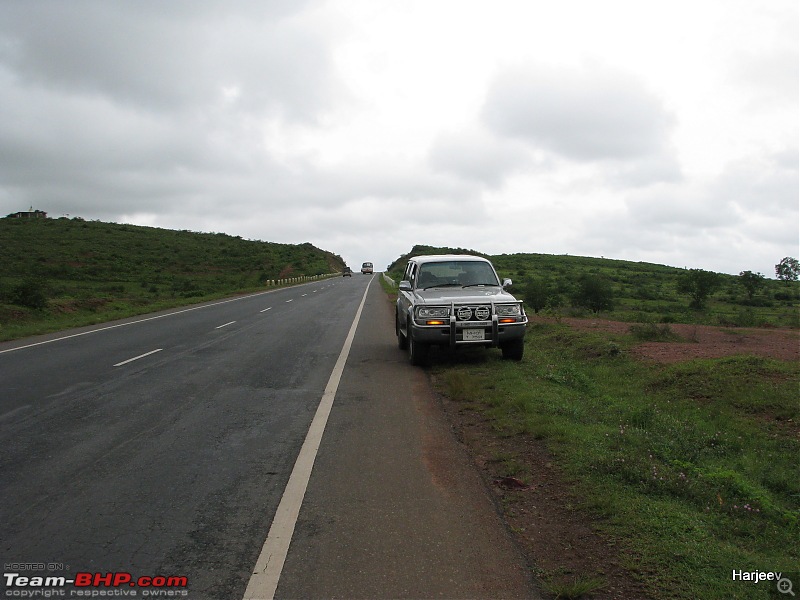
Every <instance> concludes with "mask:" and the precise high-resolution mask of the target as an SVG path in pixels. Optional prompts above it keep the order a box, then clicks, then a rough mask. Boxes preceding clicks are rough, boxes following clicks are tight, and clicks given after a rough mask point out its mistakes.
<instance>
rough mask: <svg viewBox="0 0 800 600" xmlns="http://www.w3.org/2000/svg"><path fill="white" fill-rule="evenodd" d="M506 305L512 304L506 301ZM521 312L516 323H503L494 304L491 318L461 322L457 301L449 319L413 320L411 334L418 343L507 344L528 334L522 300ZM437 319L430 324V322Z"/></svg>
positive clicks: (438, 344)
mask: <svg viewBox="0 0 800 600" xmlns="http://www.w3.org/2000/svg"><path fill="white" fill-rule="evenodd" d="M503 304H508V302H504V303H503ZM519 304H520V313H521V315H519V316H518V317H516V318H515V321H514V322H501V320H503V321H505V320H506V319H502V318H500V317H498V315H497V314H495V312H496V311H495V310H494V307H493V306H492V310H491V313H492V314H491V318H490V319H486V320H480V321H479V320H469V321H459V320H458V319H457V318H456V310H457V308H458V305H457V304H453V305H452V306H451V310H450V316H449V317H448V318H446V319H428V320H425V319H414V320H412V322H411V337H412V339H414V340H415V341H417V342H420V343H423V344H430V345H437V346H450V347H455V346H462V345H463V346H470V345H478V346H494V347H496V346H501V345H502V344H503V343H505V342H508V341H512V340H515V339H520V338H523V337H524V336H525V328H526V326H527V325H528V317H527V316H526V315H525V310H524V309H523V308H522V303H521V302H520V303H519ZM431 320H433V321H436V322H437V324H435V325H429V324H426V321H431Z"/></svg>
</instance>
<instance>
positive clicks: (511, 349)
mask: <svg viewBox="0 0 800 600" xmlns="http://www.w3.org/2000/svg"><path fill="white" fill-rule="evenodd" d="M500 350H501V351H502V352H503V358H505V359H507V360H522V354H523V353H524V352H525V340H524V339H523V338H519V339H518V340H511V341H510V342H506V343H505V344H503V345H502V346H500Z"/></svg>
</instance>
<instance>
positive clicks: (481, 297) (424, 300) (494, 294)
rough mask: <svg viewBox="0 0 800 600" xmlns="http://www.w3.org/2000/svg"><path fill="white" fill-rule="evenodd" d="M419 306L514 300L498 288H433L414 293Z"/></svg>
mask: <svg viewBox="0 0 800 600" xmlns="http://www.w3.org/2000/svg"><path fill="white" fill-rule="evenodd" d="M414 295H415V296H416V297H417V301H418V302H419V303H420V304H450V303H451V302H457V303H468V304H472V303H475V304H480V303H486V302H492V301H494V302H514V301H516V298H514V296H512V295H511V294H509V293H508V292H507V291H505V290H504V289H503V288H501V287H499V286H486V287H468V288H457V287H440V288H439V287H433V288H428V289H427V290H417V291H416V292H414Z"/></svg>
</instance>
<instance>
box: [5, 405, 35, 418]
mask: <svg viewBox="0 0 800 600" xmlns="http://www.w3.org/2000/svg"><path fill="white" fill-rule="evenodd" d="M30 407H31V405H30V404H23V405H22V406H18V407H17V408H15V409H14V410H10V411H8V412H7V413H3V414H2V415H0V421H2V420H3V419H8V418H9V417H13V416H14V415H15V414H17V413H21V412H22V411H25V410H28V409H29V408H30Z"/></svg>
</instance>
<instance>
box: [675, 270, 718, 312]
mask: <svg viewBox="0 0 800 600" xmlns="http://www.w3.org/2000/svg"><path fill="white" fill-rule="evenodd" d="M718 287H719V276H718V275H717V274H716V273H712V272H710V271H704V270H703V269H690V270H688V271H686V272H685V273H683V275H682V276H681V278H680V279H679V280H678V292H680V293H681V294H688V295H689V296H690V297H691V299H692V301H691V302H690V303H689V306H691V307H692V308H698V309H700V308H703V307H704V306H705V304H706V300H707V299H708V297H709V296H710V295H711V294H713V293H714V292H715V291H716V289H717V288H718Z"/></svg>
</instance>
